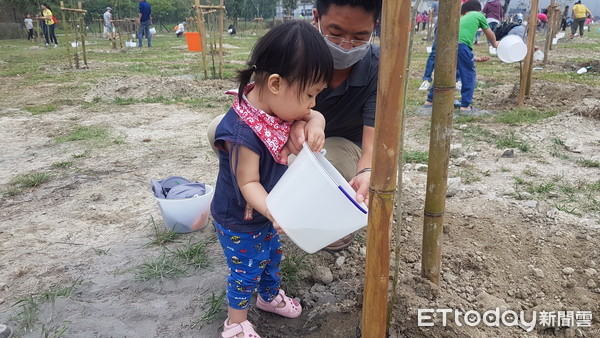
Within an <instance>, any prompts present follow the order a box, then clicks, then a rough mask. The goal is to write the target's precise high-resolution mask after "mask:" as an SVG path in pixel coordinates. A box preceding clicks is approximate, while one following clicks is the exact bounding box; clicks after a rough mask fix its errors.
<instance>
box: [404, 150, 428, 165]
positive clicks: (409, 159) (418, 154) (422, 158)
mask: <svg viewBox="0 0 600 338" xmlns="http://www.w3.org/2000/svg"><path fill="white" fill-rule="evenodd" d="M402 159H403V160H404V163H427V161H429V152H427V151H419V150H406V151H404V152H403V153H402Z"/></svg>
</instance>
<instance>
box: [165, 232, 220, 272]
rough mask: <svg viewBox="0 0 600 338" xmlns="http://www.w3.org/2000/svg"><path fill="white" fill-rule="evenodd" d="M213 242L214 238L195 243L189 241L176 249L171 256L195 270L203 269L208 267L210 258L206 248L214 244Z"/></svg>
mask: <svg viewBox="0 0 600 338" xmlns="http://www.w3.org/2000/svg"><path fill="white" fill-rule="evenodd" d="M214 241H215V238H214V237H213V238H212V239H209V240H206V241H200V242H195V243H194V242H192V239H190V240H189V241H188V243H186V244H185V245H183V246H179V247H177V248H176V249H175V250H174V251H173V252H172V254H173V255H174V256H175V257H176V258H178V259H180V260H181V261H182V262H183V263H184V264H186V265H190V266H193V267H195V268H205V267H208V266H209V265H210V257H209V255H208V252H207V251H206V248H207V245H208V244H210V243H214Z"/></svg>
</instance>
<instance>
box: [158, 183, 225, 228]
mask: <svg viewBox="0 0 600 338" xmlns="http://www.w3.org/2000/svg"><path fill="white" fill-rule="evenodd" d="M214 194H215V189H214V188H213V187H212V186H210V185H208V184H206V193H205V194H204V195H202V196H198V197H192V198H183V199H166V198H158V197H156V196H155V197H154V199H155V200H156V202H157V203H158V206H159V208H160V212H161V214H162V217H163V221H164V223H165V227H166V228H167V230H170V231H174V232H178V233H188V232H193V231H198V230H200V229H202V228H204V227H205V226H206V225H207V224H208V215H209V214H210V202H212V199H213V195H214Z"/></svg>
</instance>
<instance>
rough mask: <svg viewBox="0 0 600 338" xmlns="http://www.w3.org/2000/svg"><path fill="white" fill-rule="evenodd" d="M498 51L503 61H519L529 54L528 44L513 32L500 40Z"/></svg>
mask: <svg viewBox="0 0 600 338" xmlns="http://www.w3.org/2000/svg"><path fill="white" fill-rule="evenodd" d="M496 52H497V54H498V58H499V59H500V60H502V61H503V62H506V63H513V62H519V61H521V60H523V59H524V58H525V56H526V55H527V45H526V44H525V43H524V42H523V40H522V39H521V38H520V37H518V36H516V35H512V34H511V35H507V36H505V37H503V38H502V40H500V43H499V44H498V49H497V50H496Z"/></svg>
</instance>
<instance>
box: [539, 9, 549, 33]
mask: <svg viewBox="0 0 600 338" xmlns="http://www.w3.org/2000/svg"><path fill="white" fill-rule="evenodd" d="M547 24H548V15H546V14H544V13H537V31H538V33H539V32H541V31H543V30H545V29H546V25H547Z"/></svg>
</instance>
